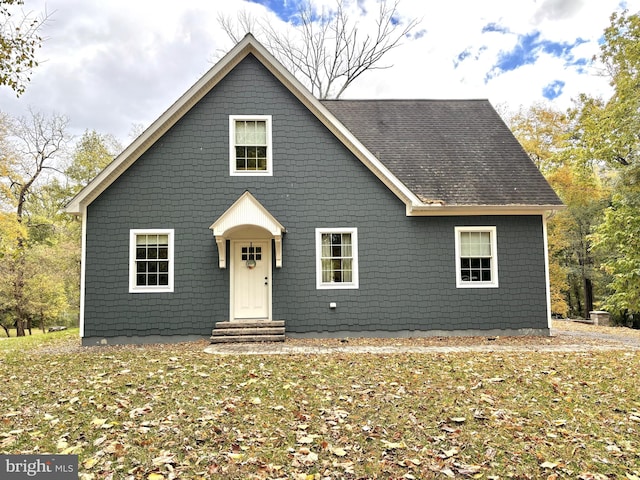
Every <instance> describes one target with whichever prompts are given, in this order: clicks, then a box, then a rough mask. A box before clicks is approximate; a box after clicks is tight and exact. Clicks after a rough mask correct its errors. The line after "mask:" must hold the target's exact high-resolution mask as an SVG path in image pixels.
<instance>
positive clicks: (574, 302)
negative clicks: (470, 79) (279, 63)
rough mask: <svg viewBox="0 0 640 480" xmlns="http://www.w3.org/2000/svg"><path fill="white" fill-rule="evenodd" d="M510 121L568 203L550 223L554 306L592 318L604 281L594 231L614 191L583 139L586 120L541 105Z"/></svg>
mask: <svg viewBox="0 0 640 480" xmlns="http://www.w3.org/2000/svg"><path fill="white" fill-rule="evenodd" d="M588 118H590V117H588ZM507 120H508V123H509V125H510V127H511V129H512V131H513V132H514V134H515V135H516V137H517V138H518V140H519V141H520V143H521V144H522V146H523V148H524V149H525V151H526V152H527V153H528V154H529V156H530V157H531V159H532V160H533V162H534V163H535V164H536V165H537V166H538V168H539V169H540V170H541V172H542V173H543V174H544V175H545V177H546V178H547V180H548V181H549V183H550V184H551V186H552V187H553V188H554V190H555V191H556V193H558V195H559V196H560V198H561V199H562V201H563V202H564V204H565V205H566V207H567V208H566V209H565V210H562V211H559V212H556V213H555V214H554V215H553V216H552V217H551V219H550V220H549V223H548V245H549V280H550V287H551V309H552V311H553V312H554V313H558V314H562V315H567V314H569V315H581V316H585V317H586V316H587V315H588V312H589V311H590V310H593V304H594V289H595V287H594V283H595V281H596V280H600V278H599V276H598V263H597V259H596V258H595V257H594V255H593V252H592V246H591V240H590V237H589V235H590V234H591V233H592V232H593V228H594V226H595V225H597V223H598V221H599V218H601V216H602V210H603V209H604V208H605V206H606V199H607V195H608V194H607V191H606V189H605V188H604V187H603V185H602V183H601V181H600V179H599V175H598V171H597V169H595V168H594V165H593V164H592V163H590V162H589V161H587V160H586V158H587V157H585V155H586V153H585V149H584V148H583V146H582V145H581V144H580V143H579V142H577V139H578V138H580V137H579V135H578V133H577V132H578V131H579V130H580V128H581V127H580V123H579V122H578V121H576V115H575V112H568V113H562V112H559V111H556V110H553V109H551V108H549V107H548V106H544V105H540V104H538V105H534V106H532V107H531V108H529V109H527V110H520V111H519V112H517V113H516V114H514V115H512V116H510V117H509V118H508V119H507Z"/></svg>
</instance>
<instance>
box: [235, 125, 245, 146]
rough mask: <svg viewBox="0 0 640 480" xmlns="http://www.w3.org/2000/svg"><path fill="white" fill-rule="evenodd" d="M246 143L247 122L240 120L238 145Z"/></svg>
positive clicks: (237, 135) (237, 136)
mask: <svg viewBox="0 0 640 480" xmlns="http://www.w3.org/2000/svg"><path fill="white" fill-rule="evenodd" d="M245 143H247V135H246V131H245V122H243V121H242V120H238V121H237V122H236V145H244V144H245Z"/></svg>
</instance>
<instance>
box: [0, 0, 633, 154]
mask: <svg viewBox="0 0 640 480" xmlns="http://www.w3.org/2000/svg"><path fill="white" fill-rule="evenodd" d="M296 1H297V0H182V1H175V0H46V1H45V0H26V1H25V5H24V7H23V10H24V11H25V13H28V12H32V13H33V14H34V15H35V14H38V13H39V12H40V13H42V12H45V11H46V13H47V15H48V20H47V22H46V24H45V26H44V28H43V30H42V34H43V36H44V37H45V41H44V44H43V47H42V48H41V49H40V51H39V52H38V59H39V61H40V65H39V66H38V67H37V68H36V69H35V71H34V72H33V75H32V79H31V82H30V84H29V85H28V87H27V91H26V93H25V94H23V95H22V96H21V97H19V98H16V95H15V93H14V92H12V91H11V90H10V89H8V88H7V87H1V88H0V111H3V112H5V113H8V114H9V115H11V116H14V117H19V116H24V115H28V111H29V109H32V110H34V111H38V112H42V113H44V114H46V115H50V114H52V113H57V114H62V115H65V116H67V117H68V118H69V131H70V133H72V134H73V135H76V136H80V135H82V133H83V132H84V131H86V130H96V131H97V132H99V133H102V134H113V135H115V136H116V138H118V139H119V140H120V141H121V142H122V143H123V144H125V145H126V144H127V143H129V142H130V141H131V140H132V138H131V136H130V135H131V132H132V130H133V129H134V126H135V125H137V126H142V127H147V126H148V125H149V124H151V122H153V121H154V120H155V119H156V118H157V117H158V116H160V115H161V114H162V113H163V112H164V111H165V110H166V109H167V108H169V107H170V106H171V105H172V104H173V102H175V101H176V100H177V99H178V98H179V97H180V96H181V95H182V94H183V93H184V92H185V91H186V90H187V89H188V88H189V87H190V86H191V85H193V84H194V83H195V82H196V81H197V80H198V78H200V77H201V76H202V75H204V74H205V73H206V71H207V70H208V69H210V68H211V67H212V66H213V65H214V63H215V61H216V60H218V59H220V58H221V56H222V55H223V54H224V53H225V52H226V51H228V50H229V49H230V48H231V47H232V46H233V43H232V42H231V40H230V39H229V38H228V37H227V35H226V34H225V33H224V31H223V30H222V28H221V27H220V25H219V22H218V18H219V16H220V15H223V16H227V17H229V18H237V15H238V13H239V12H243V11H245V12H248V13H250V14H251V15H253V16H254V17H255V18H259V19H263V20H266V21H269V22H271V24H272V25H274V26H276V27H277V28H279V29H285V28H287V23H288V22H289V23H291V22H292V21H294V19H293V15H294V14H295V12H296ZM344 1H346V2H347V3H348V4H350V16H351V18H352V19H356V20H357V21H358V28H359V31H360V32H361V33H365V32H366V31H367V25H371V22H373V21H374V20H375V17H376V16H377V8H378V7H377V3H376V0H344ZM390 1H391V0H390ZM316 3H317V4H319V5H321V4H326V5H328V6H331V5H335V0H316ZM624 9H628V10H629V12H630V13H637V12H638V11H640V0H625V1H623V2H621V1H619V0H482V1H481V0H447V1H442V0H438V1H435V0H400V2H399V5H398V15H397V17H396V18H395V19H394V21H397V22H399V24H402V23H403V22H406V21H408V20H409V19H418V20H420V23H419V24H418V26H417V27H416V28H415V29H414V30H412V32H411V34H410V35H409V36H407V37H406V38H404V39H403V40H402V42H401V45H400V46H399V47H398V48H396V49H394V50H392V51H391V52H389V54H388V55H387V56H386V57H384V58H383V60H382V62H381V64H380V65H382V66H384V67H388V68H384V69H377V70H372V71H369V72H366V73H364V74H363V75H362V76H361V77H360V78H358V80H356V82H354V83H353V84H352V85H351V86H350V87H349V89H348V90H347V91H346V92H345V93H344V94H343V98H375V99H390V98H419V99H430V98H449V99H454V98H456V99H457V98H483V99H484V98H486V99H489V100H490V101H491V103H492V104H493V105H494V106H495V107H497V108H498V110H499V111H506V112H510V111H516V110H518V109H519V108H525V109H526V108H528V107H529V106H531V105H533V104H535V103H539V102H545V103H547V104H548V105H549V106H550V107H552V108H557V109H561V110H564V109H566V108H569V107H570V106H571V105H572V100H573V99H575V98H577V96H578V95H579V94H581V93H586V94H589V95H592V96H599V97H603V98H608V97H609V96H610V94H611V90H610V86H609V84H608V79H607V78H606V76H605V75H603V70H602V67H601V66H600V65H598V64H597V63H595V64H594V63H593V62H592V58H593V56H594V55H597V54H598V53H599V44H600V42H601V41H602V35H603V31H604V29H605V28H606V27H607V26H608V25H609V18H610V15H611V14H612V13H613V12H615V11H622V10H624Z"/></svg>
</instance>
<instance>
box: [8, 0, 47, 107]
mask: <svg viewBox="0 0 640 480" xmlns="http://www.w3.org/2000/svg"><path fill="white" fill-rule="evenodd" d="M23 4H24V0H0V85H5V86H7V87H9V88H11V89H12V90H13V91H14V92H16V94H17V95H18V96H20V95H21V94H22V93H24V91H25V89H26V85H27V83H28V82H29V80H30V75H31V72H32V70H33V68H35V67H36V66H37V65H38V62H37V61H36V51H37V50H38V49H39V48H40V46H41V45H42V37H40V35H39V33H38V32H39V29H40V27H41V26H42V25H43V24H44V22H45V21H46V18H47V17H46V16H42V17H33V16H31V15H26V16H25V15H23V14H22V12H20V13H19V15H18V16H16V13H17V12H18V11H17V9H16V8H15V7H18V6H22V5H23Z"/></svg>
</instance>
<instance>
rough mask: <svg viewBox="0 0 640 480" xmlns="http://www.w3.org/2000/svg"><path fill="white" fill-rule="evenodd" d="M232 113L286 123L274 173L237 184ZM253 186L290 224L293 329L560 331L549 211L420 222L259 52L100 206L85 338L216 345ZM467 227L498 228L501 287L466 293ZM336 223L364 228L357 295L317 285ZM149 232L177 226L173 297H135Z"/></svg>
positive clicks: (277, 277)
mask: <svg viewBox="0 0 640 480" xmlns="http://www.w3.org/2000/svg"><path fill="white" fill-rule="evenodd" d="M232 114H233V115H252V114H253V115H272V118H273V120H272V122H273V123H272V130H273V176H269V177H237V176H235V177H232V176H230V175H229V144H228V143H229V132H228V129H229V115H232ZM246 190H249V191H250V192H251V193H252V194H253V195H254V196H255V197H256V199H257V200H258V201H259V202H261V203H262V205H264V207H265V208H267V209H268V210H269V212H270V213H271V214H272V215H273V216H274V217H275V218H276V219H277V220H278V221H279V222H280V223H281V224H282V225H284V226H285V228H286V234H285V235H284V237H283V266H282V268H281V269H276V268H275V267H274V269H273V279H272V285H273V286H272V288H273V319H274V320H285V321H286V330H287V333H289V334H292V335H305V334H312V333H313V332H320V334H331V333H332V332H344V331H352V332H389V333H393V332H401V331H407V330H424V331H427V330H494V329H503V330H509V329H546V328H547V312H546V291H545V272H544V248H543V246H544V242H543V226H542V218H541V217H540V216H497V217H419V218H416V217H407V216H406V215H405V205H404V204H403V203H402V202H401V201H400V200H399V199H398V198H397V197H396V196H395V195H394V194H393V193H392V192H390V191H389V190H388V188H387V187H385V186H384V185H383V184H382V183H381V182H380V180H378V179H377V178H376V177H375V176H374V175H373V174H372V173H371V172H370V171H369V170H368V169H367V168H366V167H364V166H363V165H362V163H361V162H360V161H358V160H357V159H356V158H355V157H354V156H353V155H352V154H351V153H350V152H349V151H348V150H347V149H346V148H345V147H344V146H343V145H342V144H341V143H340V142H339V141H338V140H337V139H336V138H335V137H334V136H333V135H332V134H331V133H330V132H329V131H328V130H327V129H326V127H324V126H323V125H322V124H321V123H320V122H319V121H318V120H317V119H316V118H315V117H314V116H313V115H311V114H310V113H309V112H308V111H307V109H306V108H305V107H304V106H303V105H302V104H301V103H300V102H299V101H298V100H297V99H295V97H293V95H292V94H291V93H290V92H289V91H288V90H287V89H286V88H285V87H283V86H282V85H281V84H280V83H279V82H278V81H277V80H276V79H275V78H274V77H273V76H272V75H271V74H270V73H268V72H267V70H266V69H264V67H263V66H262V65H261V64H260V63H259V62H258V61H256V60H255V59H254V58H253V57H251V56H250V57H248V58H247V59H245V60H244V61H243V62H241V63H240V64H239V65H238V66H237V67H236V68H235V69H234V70H233V71H232V72H231V73H230V74H229V75H228V76H227V77H225V78H224V80H222V81H221V83H219V84H218V85H217V86H216V87H215V88H214V89H213V90H212V91H211V92H210V93H209V94H208V95H207V96H205V98H203V99H202V100H201V101H200V102H199V103H198V105H196V106H195V107H194V108H192V109H191V110H190V111H189V112H188V113H186V114H185V115H184V117H183V118H182V119H181V120H180V121H179V122H178V123H177V124H175V125H174V126H173V127H172V128H171V129H170V130H169V131H168V132H167V133H166V134H165V135H164V136H163V137H162V138H161V139H160V140H158V142H157V143H156V144H155V145H154V146H152V147H151V148H150V149H149V150H148V151H147V152H145V153H144V154H143V155H142V157H141V158H139V159H138V160H137V161H136V162H135V163H134V164H133V165H132V166H131V167H130V168H129V169H128V170H127V171H126V172H125V173H124V174H122V175H121V176H120V177H119V178H118V179H117V180H116V181H115V182H114V183H113V184H112V185H111V186H110V187H109V188H108V189H107V190H105V191H104V192H103V193H102V194H101V195H100V196H99V197H98V198H97V199H96V200H94V201H93V202H92V203H91V204H90V205H89V206H88V210H87V235H86V251H87V255H86V264H85V269H86V277H85V278H86V280H85V313H84V318H85V332H84V335H85V338H87V339H101V338H109V337H142V336H167V337H170V336H198V335H202V336H207V335H209V334H210V333H211V329H212V328H213V325H214V322H216V321H226V320H228V315H229V270H228V269H225V270H221V269H219V268H218V252H217V248H216V245H215V240H214V238H213V235H212V234H211V231H210V230H209V226H210V225H211V224H212V223H213V222H214V221H215V220H216V219H217V218H218V217H219V216H220V215H221V214H222V213H224V212H225V210H226V209H227V208H228V207H229V206H231V204H233V202H235V201H236V200H237V199H238V197H239V196H240V195H242V193H243V192H244V191H246ZM464 225H487V226H494V225H495V226H496V227H497V239H498V262H499V265H498V268H499V271H498V275H499V281H500V287H499V288H497V289H457V288H456V280H455V279H456V277H455V275H456V273H455V256H454V255H455V251H454V227H456V226H464ZM328 227H336V228H337V227H356V228H358V239H359V245H358V247H359V271H360V287H359V289H357V290H317V289H316V271H315V268H316V263H315V229H316V228H328ZM144 228H167V229H169V228H172V229H175V238H174V242H175V253H174V261H175V278H174V292H173V293H135V294H131V293H128V285H129V284H128V278H129V277H128V276H129V230H130V229H144ZM330 302H336V303H337V308H336V309H330V308H329V303H330ZM154 338H155V337H154Z"/></svg>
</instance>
